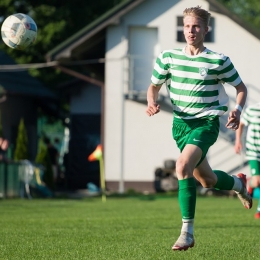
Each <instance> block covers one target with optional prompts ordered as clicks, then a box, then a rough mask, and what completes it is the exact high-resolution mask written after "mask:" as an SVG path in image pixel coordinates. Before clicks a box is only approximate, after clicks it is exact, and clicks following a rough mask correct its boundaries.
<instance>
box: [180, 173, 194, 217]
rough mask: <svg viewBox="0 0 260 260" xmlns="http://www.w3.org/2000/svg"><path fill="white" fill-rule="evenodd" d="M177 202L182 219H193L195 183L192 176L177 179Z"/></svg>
mask: <svg viewBox="0 0 260 260" xmlns="http://www.w3.org/2000/svg"><path fill="white" fill-rule="evenodd" d="M178 183H179V195H178V199H179V204H180V208H181V214H182V219H194V216H195V207H196V194H197V192H196V183H195V180H194V178H188V179H183V180H179V181H178Z"/></svg>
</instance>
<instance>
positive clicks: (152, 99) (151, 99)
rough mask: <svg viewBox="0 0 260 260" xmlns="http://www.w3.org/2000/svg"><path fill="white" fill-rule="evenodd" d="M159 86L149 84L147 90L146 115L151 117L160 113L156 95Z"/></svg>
mask: <svg viewBox="0 0 260 260" xmlns="http://www.w3.org/2000/svg"><path fill="white" fill-rule="evenodd" d="M160 89H161V86H155V85H153V84H151V85H150V86H149V87H148V90H147V108H146V114H147V115H148V116H153V115H155V114H157V113H159V112H160V105H159V104H157V98H158V93H159V91H160Z"/></svg>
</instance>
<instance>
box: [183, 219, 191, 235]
mask: <svg viewBox="0 0 260 260" xmlns="http://www.w3.org/2000/svg"><path fill="white" fill-rule="evenodd" d="M181 231H184V232H188V233H190V234H191V235H193V233H194V219H182V227H181Z"/></svg>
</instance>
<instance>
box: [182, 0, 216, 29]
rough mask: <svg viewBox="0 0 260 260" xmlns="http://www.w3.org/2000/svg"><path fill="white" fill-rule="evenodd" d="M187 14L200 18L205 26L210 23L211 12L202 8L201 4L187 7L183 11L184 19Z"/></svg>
mask: <svg viewBox="0 0 260 260" xmlns="http://www.w3.org/2000/svg"><path fill="white" fill-rule="evenodd" d="M186 16H194V17H197V18H199V19H200V20H201V21H202V23H203V24H204V25H205V27H207V26H208V25H209V21H210V16H211V14H210V13H209V12H208V11H206V10H204V9H202V8H201V6H199V5H198V6H196V7H190V8H186V9H185V10H184V11H183V19H184V18H185V17H186Z"/></svg>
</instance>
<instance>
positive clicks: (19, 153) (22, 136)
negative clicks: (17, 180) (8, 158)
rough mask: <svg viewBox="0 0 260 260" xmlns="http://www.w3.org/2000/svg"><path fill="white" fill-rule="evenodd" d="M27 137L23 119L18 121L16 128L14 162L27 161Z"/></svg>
mask: <svg viewBox="0 0 260 260" xmlns="http://www.w3.org/2000/svg"><path fill="white" fill-rule="evenodd" d="M27 147H28V136H27V131H26V128H25V124H24V120H23V118H21V119H20V123H19V126H18V134H17V138H16V146H15V151H14V160H15V161H20V160H26V159H29V158H28V157H29V155H28V148H27Z"/></svg>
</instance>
